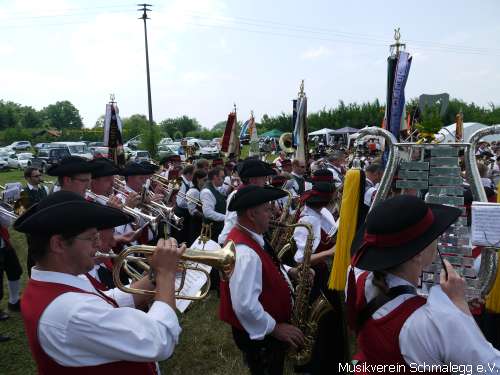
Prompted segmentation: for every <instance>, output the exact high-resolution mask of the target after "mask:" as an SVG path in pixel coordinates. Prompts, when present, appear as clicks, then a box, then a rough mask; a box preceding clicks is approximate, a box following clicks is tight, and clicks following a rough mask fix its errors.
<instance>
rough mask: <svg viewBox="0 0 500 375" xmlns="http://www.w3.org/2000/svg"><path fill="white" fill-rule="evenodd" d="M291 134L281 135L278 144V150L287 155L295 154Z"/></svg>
mask: <svg viewBox="0 0 500 375" xmlns="http://www.w3.org/2000/svg"><path fill="white" fill-rule="evenodd" d="M292 137H293V134H292V133H283V134H281V136H280V139H279V141H278V144H279V146H280V148H281V149H282V150H283V151H285V152H286V153H287V154H293V153H294V152H295V148H294V147H293V139H292Z"/></svg>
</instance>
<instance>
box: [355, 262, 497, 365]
mask: <svg viewBox="0 0 500 375" xmlns="http://www.w3.org/2000/svg"><path fill="white" fill-rule="evenodd" d="M356 274H357V276H358V275H360V274H361V272H359V270H357V272H356ZM372 280H373V275H372V274H370V275H369V276H368V278H367V280H366V285H365V297H366V300H367V301H370V300H371V299H372V298H374V297H375V295H376V293H377V289H376V287H374V286H373V284H372ZM386 282H387V285H388V286H389V288H392V287H395V286H398V285H411V284H410V283H409V282H407V281H406V280H403V279H401V278H399V277H397V276H394V275H391V274H389V275H388V276H387V277H386ZM412 297H413V295H411V294H403V295H400V296H398V297H396V298H395V299H393V300H392V301H390V302H389V303H387V304H385V305H384V306H382V307H381V308H380V309H378V310H377V311H376V312H375V313H374V314H373V318H375V319H379V318H382V317H384V316H386V315H387V314H388V313H390V312H391V311H393V310H394V309H395V308H396V307H398V306H399V305H400V304H401V303H403V302H404V301H406V300H408V299H409V298H412ZM399 347H400V350H401V354H402V355H403V358H404V360H405V361H406V363H408V364H412V363H413V364H415V363H417V364H423V363H425V364H427V365H432V364H434V365H439V364H443V365H444V364H449V363H452V364H456V365H472V368H473V369H474V370H473V371H472V373H476V371H477V370H476V369H477V366H478V365H482V366H483V369H484V371H485V372H484V373H490V372H491V373H496V371H497V370H498V369H499V368H500V352H499V351H498V350H496V349H495V348H493V346H492V345H491V344H490V343H489V342H488V341H486V339H485V338H484V336H483V334H482V333H481V331H480V329H479V327H478V326H477V324H476V322H475V321H474V318H473V317H472V316H470V315H466V314H464V313H463V312H462V311H460V310H459V309H458V308H457V307H456V306H455V305H454V304H453V302H452V301H451V300H450V299H449V298H448V296H447V295H446V294H445V293H444V292H443V290H442V289H441V286H439V285H438V286H434V287H432V288H431V290H430V293H429V297H428V298H427V302H426V304H425V305H423V306H422V307H420V308H418V309H417V310H415V312H414V313H413V314H411V315H410V317H409V318H408V319H407V320H406V322H405V323H404V324H403V327H402V328H401V331H400V333H399ZM488 364H490V366H491V370H492V371H491V370H489V369H488ZM493 365H494V366H495V367H494V369H493Z"/></svg>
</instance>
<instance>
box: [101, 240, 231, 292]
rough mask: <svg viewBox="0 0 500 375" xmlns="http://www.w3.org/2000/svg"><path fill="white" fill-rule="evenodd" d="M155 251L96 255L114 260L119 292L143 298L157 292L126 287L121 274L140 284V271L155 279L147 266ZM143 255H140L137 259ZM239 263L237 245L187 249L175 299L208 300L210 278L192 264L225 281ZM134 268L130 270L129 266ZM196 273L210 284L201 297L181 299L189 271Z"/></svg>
mask: <svg viewBox="0 0 500 375" xmlns="http://www.w3.org/2000/svg"><path fill="white" fill-rule="evenodd" d="M154 250H155V247H154V246H147V245H136V246H130V247H128V248H127V249H126V250H124V251H122V252H121V253H120V254H114V253H102V252H99V251H98V252H96V254H95V256H94V257H95V258H111V259H114V264H113V281H114V282H115V285H116V287H117V288H118V289H120V290H121V291H123V292H125V293H132V294H140V295H154V294H155V293H156V292H155V291H154V290H145V289H138V288H133V287H131V286H125V285H123V283H122V282H121V280H120V271H121V269H122V268H123V270H124V271H125V273H126V274H127V275H128V276H129V277H131V278H132V279H133V280H138V279H140V278H142V277H143V276H144V275H143V273H141V272H139V271H137V269H142V270H143V271H144V273H146V274H148V273H149V274H150V276H151V275H152V270H151V267H150V266H149V264H148V257H150V256H151V255H152V254H153V252H154ZM138 254H141V255H138ZM235 262H236V256H235V246H234V242H232V241H229V242H228V243H227V244H226V245H225V246H224V247H223V248H221V249H219V250H217V251H205V250H198V249H186V251H185V252H184V253H183V254H182V255H181V257H180V262H179V267H180V268H181V269H182V278H181V282H180V286H179V287H178V288H177V289H176V297H175V298H176V299H187V300H191V301H197V300H200V299H203V298H205V297H206V296H207V294H208V292H209V291H210V274H209V273H208V272H207V271H206V270H204V269H202V268H198V267H196V265H193V264H192V263H201V264H205V265H207V266H211V267H214V268H216V269H218V270H219V271H221V273H222V276H223V277H224V278H229V277H230V276H231V274H232V272H233V270H234V264H235ZM131 264H132V265H133V267H130V265H131ZM187 270H193V271H196V272H202V273H204V274H205V276H206V279H207V282H206V284H205V288H204V289H203V291H202V292H201V294H200V295H199V296H183V295H179V292H180V290H181V289H182V287H183V285H184V281H185V279H186V271H187Z"/></svg>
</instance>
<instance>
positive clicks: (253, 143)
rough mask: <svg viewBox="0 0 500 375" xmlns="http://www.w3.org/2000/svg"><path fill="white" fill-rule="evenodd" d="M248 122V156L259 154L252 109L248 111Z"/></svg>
mask: <svg viewBox="0 0 500 375" xmlns="http://www.w3.org/2000/svg"><path fill="white" fill-rule="evenodd" d="M247 122H248V135H250V151H249V152H248V155H249V156H255V155H260V152H259V137H258V135H257V124H256V123H255V118H254V117H253V111H251V112H250V118H249V119H248V120H247Z"/></svg>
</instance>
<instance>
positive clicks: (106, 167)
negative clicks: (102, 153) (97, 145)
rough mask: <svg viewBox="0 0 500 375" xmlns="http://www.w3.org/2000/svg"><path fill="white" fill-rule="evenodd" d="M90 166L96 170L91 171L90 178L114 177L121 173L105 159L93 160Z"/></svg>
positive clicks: (113, 164)
mask: <svg viewBox="0 0 500 375" xmlns="http://www.w3.org/2000/svg"><path fill="white" fill-rule="evenodd" d="M90 164H92V165H95V166H96V169H95V170H94V171H92V178H99V177H107V176H114V175H119V174H120V173H121V169H120V168H118V167H117V166H116V164H115V163H113V162H112V161H111V160H109V159H107V158H98V159H94V160H92V161H91V162H90Z"/></svg>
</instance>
